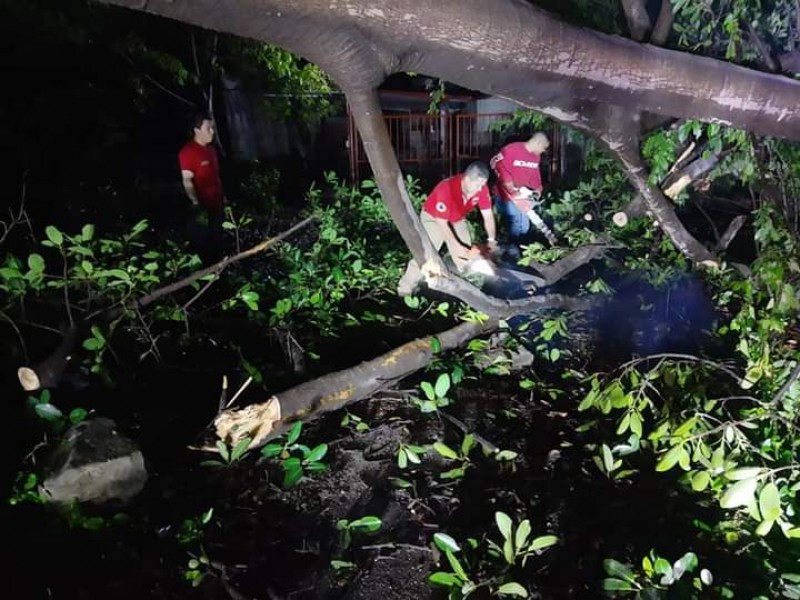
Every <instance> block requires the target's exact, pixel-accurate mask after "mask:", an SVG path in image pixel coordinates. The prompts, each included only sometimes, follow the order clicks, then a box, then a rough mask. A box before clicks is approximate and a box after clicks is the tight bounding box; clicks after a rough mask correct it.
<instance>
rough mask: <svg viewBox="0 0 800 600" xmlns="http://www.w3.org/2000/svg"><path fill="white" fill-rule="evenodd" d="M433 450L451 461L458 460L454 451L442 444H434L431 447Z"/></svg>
mask: <svg viewBox="0 0 800 600" xmlns="http://www.w3.org/2000/svg"><path fill="white" fill-rule="evenodd" d="M433 449H434V450H436V451H437V452H438V453H439V454H441V455H442V456H443V457H445V458H449V459H451V460H458V454H456V452H455V450H453V449H452V448H450V447H449V446H447V445H446V444H443V443H442V442H436V443H435V444H434V445H433Z"/></svg>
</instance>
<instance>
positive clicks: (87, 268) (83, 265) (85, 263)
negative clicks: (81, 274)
mask: <svg viewBox="0 0 800 600" xmlns="http://www.w3.org/2000/svg"><path fill="white" fill-rule="evenodd" d="M81 268H82V269H83V270H84V271H85V272H86V274H87V275H91V274H92V273H93V272H94V267H93V266H92V263H90V262H89V261H88V260H82V261H81Z"/></svg>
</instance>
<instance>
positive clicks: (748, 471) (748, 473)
mask: <svg viewBox="0 0 800 600" xmlns="http://www.w3.org/2000/svg"><path fill="white" fill-rule="evenodd" d="M762 472H763V469H762V468H761V467H742V468H740V469H733V470H732V471H727V472H726V473H725V477H727V478H728V479H730V480H731V481H741V480H742V479H751V478H753V477H758V476H759V475H761V473H762Z"/></svg>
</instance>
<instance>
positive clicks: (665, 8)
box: [650, 0, 675, 46]
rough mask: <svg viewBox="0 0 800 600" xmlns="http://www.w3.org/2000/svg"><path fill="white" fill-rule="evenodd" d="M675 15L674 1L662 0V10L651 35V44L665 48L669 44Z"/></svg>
mask: <svg viewBox="0 0 800 600" xmlns="http://www.w3.org/2000/svg"><path fill="white" fill-rule="evenodd" d="M674 18H675V15H674V13H673V12H672V1H671V0H661V10H659V11H658V19H656V24H655V26H653V33H651V34H650V43H651V44H653V45H654V46H663V45H664V44H666V42H667V38H668V37H669V32H670V31H672V21H673V20H674Z"/></svg>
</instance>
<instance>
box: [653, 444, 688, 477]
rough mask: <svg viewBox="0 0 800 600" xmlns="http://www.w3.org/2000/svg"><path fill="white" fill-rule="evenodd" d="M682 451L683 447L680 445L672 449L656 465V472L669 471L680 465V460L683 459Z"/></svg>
mask: <svg viewBox="0 0 800 600" xmlns="http://www.w3.org/2000/svg"><path fill="white" fill-rule="evenodd" d="M682 450H683V446H680V445H678V446H673V447H672V448H670V449H669V451H668V452H667V453H666V454H665V455H664V456H663V457H662V458H661V460H659V461H658V463H657V464H656V471H660V472H662V471H669V470H670V469H671V468H672V467H674V466H675V465H676V464H677V463H678V459H680V457H681V451H682Z"/></svg>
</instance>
